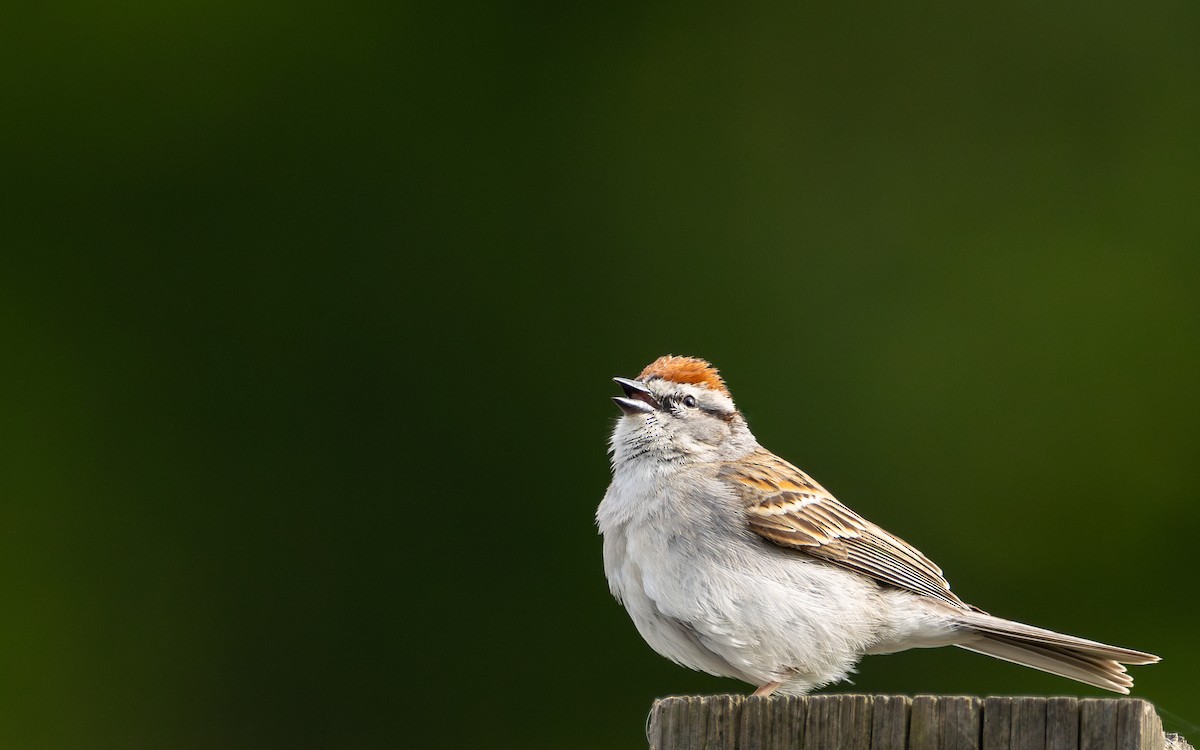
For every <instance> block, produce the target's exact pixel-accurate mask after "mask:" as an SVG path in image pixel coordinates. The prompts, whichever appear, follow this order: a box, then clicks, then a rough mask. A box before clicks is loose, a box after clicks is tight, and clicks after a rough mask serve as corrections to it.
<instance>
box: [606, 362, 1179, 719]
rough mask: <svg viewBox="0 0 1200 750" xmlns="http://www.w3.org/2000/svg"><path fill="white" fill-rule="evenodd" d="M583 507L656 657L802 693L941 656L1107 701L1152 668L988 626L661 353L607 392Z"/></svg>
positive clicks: (921, 559)
mask: <svg viewBox="0 0 1200 750" xmlns="http://www.w3.org/2000/svg"><path fill="white" fill-rule="evenodd" d="M613 380H614V382H616V383H617V384H618V385H619V386H620V387H621V389H622V391H623V395H621V396H616V397H613V401H614V402H615V403H616V405H617V407H619V408H620V410H621V412H622V414H621V416H620V417H618V419H617V422H616V425H615V427H614V429H613V432H612V437H611V439H610V441H609V454H610V459H611V464H612V481H611V483H610V485H609V487H608V489H607V491H606V492H605V494H604V497H603V499H602V500H601V502H600V505H599V507H598V508H597V510H596V523H597V526H598V528H599V532H600V534H601V535H602V537H603V555H604V572H605V576H606V577H607V579H608V583H609V588H610V590H611V592H612V594H613V596H614V597H615V598H616V599H617V601H618V602H620V603H621V604H623V605H624V607H625V609H626V610H627V612H628V614H629V616H630V618H631V619H632V620H633V624H634V626H635V627H636V628H637V630H638V632H639V633H640V634H641V636H642V637H643V638H644V639H645V641H646V642H647V643H648V644H649V645H650V646H651V648H653V649H654V650H655V651H656V652H658V653H659V654H660V655H662V656H664V657H666V658H668V659H670V660H672V661H674V662H676V663H678V664H680V665H682V666H685V667H689V668H691V669H694V670H699V671H703V672H708V673H710V674H714V675H718V676H723V677H732V678H735V679H738V680H741V681H743V682H746V683H749V684H751V685H754V686H756V689H755V691H754V693H753V694H754V695H760V696H768V695H772V694H775V693H778V694H780V695H805V694H807V693H809V692H811V691H813V690H816V689H819V688H821V687H824V686H827V685H830V684H832V683H836V682H839V681H843V680H846V679H847V678H848V676H849V675H850V674H852V673H853V672H854V670H855V667H856V665H857V664H858V662H859V661H860V660H861V658H862V657H863V656H865V655H871V654H888V653H895V652H899V651H904V650H907V649H911V648H929V647H939V646H957V647H959V648H963V649H966V650H968V651H974V652H976V653H980V654H986V655H987V656H992V657H995V658H997V659H1003V660H1005V661H1009V662H1014V663H1016V664H1021V665H1024V666H1026V667H1032V668H1034V669H1039V670H1042V671H1044V672H1049V673H1051V674H1055V675H1059V676H1061V677H1065V678H1068V679H1071V680H1076V681H1078V682H1081V683H1084V684H1087V685H1092V686H1095V687H1098V688H1102V689H1104V690H1110V691H1113V692H1115V693H1122V694H1128V693H1129V688H1130V687H1132V685H1133V679H1132V678H1131V677H1130V676H1129V674H1128V672H1127V670H1126V668H1125V665H1127V664H1129V665H1140V664H1152V663H1155V662H1157V661H1159V657H1157V656H1154V655H1153V654H1148V653H1144V652H1141V651H1135V650H1133V649H1128V648H1122V647H1119V646H1110V645H1107V644H1104V643H1100V642H1097V641H1092V640H1087V639H1084V638H1078V637H1075V636H1071V635H1065V634H1062V633H1056V632H1054V631H1051V630H1046V629H1043V628H1038V627H1034V626H1031V625H1025V624H1023V623H1020V622H1015V621H1012V620H1006V619H1003V618H1000V617H995V616H992V615H990V614H988V613H987V612H985V611H983V610H982V609H979V608H978V607H974V606H971V605H969V604H967V603H965V602H964V601H963V600H962V599H960V598H959V597H958V595H956V594H955V593H953V592H952V591H951V590H950V584H949V583H948V582H947V580H946V578H945V576H944V575H943V573H942V569H941V568H939V567H938V566H937V565H935V564H934V563H933V562H932V561H931V560H930V559H929V558H928V557H926V556H925V555H924V554H922V553H921V552H920V551H919V550H917V549H916V548H915V547H913V546H912V545H911V544H908V543H907V542H905V541H904V540H903V539H901V538H900V537H898V536H896V535H894V534H892V533H890V532H888V531H885V530H884V529H883V528H881V527H879V526H877V525H876V524H874V523H872V522H870V521H868V520H867V519H866V518H864V517H863V516H861V515H859V514H858V513H856V512H855V511H853V510H851V509H850V508H849V507H848V506H846V505H844V504H843V503H842V502H840V501H839V500H838V499H837V498H835V497H834V496H833V495H832V494H831V493H830V492H829V491H828V490H826V489H825V488H824V487H822V486H821V485H820V484H818V483H817V482H816V481H815V480H814V479H812V478H811V477H810V476H809V475H808V474H806V473H804V472H803V471H801V470H800V469H798V468H797V467H795V466H794V465H792V464H791V463H788V462H787V461H785V460H784V459H783V458H780V457H779V456H777V455H775V454H774V453H772V452H770V451H769V450H767V449H766V448H764V447H762V446H761V445H760V444H759V443H758V440H756V439H755V437H754V434H753V433H752V432H751V431H750V428H749V427H748V426H747V424H746V419H745V417H744V416H743V415H742V414H741V412H739V411H738V409H737V407H736V406H735V405H734V402H733V398H732V396H731V395H730V392H729V389H728V387H727V386H726V384H725V381H724V379H723V378H722V376H721V374H720V373H719V372H718V370H717V369H716V368H715V367H713V366H712V365H711V364H710V363H709V362H708V361H706V360H703V359H699V358H696V357H682V356H674V355H666V356H663V357H659V358H658V359H656V360H655V361H654V362H652V363H650V364H649V365H647V366H646V367H645V368H644V369H643V370H642V371H641V373H640V374H639V375H638V376H637V377H636V378H620V377H619V378H614V379H613Z"/></svg>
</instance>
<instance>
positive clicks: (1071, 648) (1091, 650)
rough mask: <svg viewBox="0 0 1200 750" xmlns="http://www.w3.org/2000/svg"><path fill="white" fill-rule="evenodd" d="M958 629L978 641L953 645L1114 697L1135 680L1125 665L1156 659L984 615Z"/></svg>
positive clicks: (973, 616)
mask: <svg viewBox="0 0 1200 750" xmlns="http://www.w3.org/2000/svg"><path fill="white" fill-rule="evenodd" d="M961 625H962V626H963V627H964V629H966V630H969V631H974V632H975V633H976V634H977V636H978V637H977V638H975V639H972V640H966V641H963V642H962V643H959V644H957V645H958V646H959V647H960V648H964V649H966V650H968V651H975V652H976V653H980V654H986V655H988V656H992V657H995V658H997V659H1003V660H1004V661H1010V662H1013V663H1015V664H1020V665H1022V666H1026V667H1032V668H1033V669H1040V670H1042V671H1043V672H1049V673H1050V674H1055V675H1058V676H1060V677H1066V678H1068V679H1072V680H1078V681H1079V682H1082V683H1084V684H1087V685H1093V686H1095V687H1098V688H1103V689H1105V690H1111V691H1113V692H1115V693H1123V694H1128V693H1129V688H1130V687H1132V686H1133V678H1131V677H1130V676H1129V675H1128V674H1126V672H1125V667H1124V666H1123V664H1153V663H1154V662H1157V661H1158V660H1159V659H1158V657H1157V656H1154V655H1153V654H1147V653H1144V652H1142V651H1134V650H1133V649H1128V648H1121V647H1119V646H1109V645H1108V644H1105V643H1099V642H1098V641H1089V640H1087V639H1085V638H1076V637H1075V636H1070V635H1064V634H1062V633H1056V632H1054V631H1053V630H1045V629H1043V628H1035V627H1033V626H1032V625H1024V624H1022V623H1019V622H1012V621H1011V620H1003V619H1000V618H999V617H992V616H991V615H985V614H982V613H974V612H972V613H970V614H966V615H963V616H962V618H961Z"/></svg>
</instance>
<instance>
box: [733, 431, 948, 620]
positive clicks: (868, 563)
mask: <svg viewBox="0 0 1200 750" xmlns="http://www.w3.org/2000/svg"><path fill="white" fill-rule="evenodd" d="M718 477H719V478H721V479H724V480H725V481H727V482H729V483H730V484H731V485H733V487H734V488H736V489H737V491H738V492H739V494H740V495H741V496H742V499H743V500H745V502H746V519H747V521H748V522H749V524H750V528H751V529H752V530H753V531H754V532H755V533H757V534H759V535H760V536H762V537H764V538H766V539H768V540H770V541H772V542H774V543H775V544H778V545H780V546H782V547H790V548H793V549H796V550H799V551H800V552H803V553H804V554H807V555H811V556H812V557H815V558H817V559H819V560H824V561H826V562H829V563H833V564H834V565H839V566H841V567H843V568H847V569H849V570H853V571H855V572H857V573H862V574H863V575H867V576H870V577H871V578H874V579H875V580H877V581H879V582H881V583H886V584H888V585H891V586H896V587H897V588H902V589H907V590H908V591H912V592H914V593H917V594H923V595H925V596H931V597H933V598H935V599H940V600H942V601H944V602H947V603H948V604H953V605H955V606H957V607H966V606H967V605H965V604H964V603H963V602H962V600H961V599H959V598H958V597H957V596H955V595H954V594H953V593H951V592H950V584H949V583H947V582H946V579H945V578H943V577H942V569H941V568H939V567H938V566H936V565H934V564H933V562H932V561H931V560H930V559H929V558H927V557H925V555H922V554H921V553H920V552H919V551H918V550H917V549H915V548H914V547H912V546H911V545H909V544H908V543H907V542H905V541H904V540H903V539H900V538H899V537H895V536H892V535H891V534H889V533H887V532H886V531H884V530H883V529H881V528H880V527H878V526H876V525H875V524H873V523H871V522H870V521H868V520H866V519H865V518H863V517H862V516H860V515H858V514H857V513H855V512H854V511H852V510H850V509H849V508H847V507H846V506H845V505H842V504H841V503H840V502H838V500H837V498H835V497H834V496H833V495H831V494H829V492H827V491H826V490H825V488H824V487H822V486H821V485H819V484H817V483H816V482H814V481H813V480H812V479H811V478H809V476H808V475H807V474H805V473H804V472H803V471H800V470H799V469H797V468H796V467H795V466H792V465H791V464H789V463H788V462H787V461H784V460H783V459H782V458H779V457H778V456H776V455H774V454H773V453H769V452H767V451H765V450H759V451H757V452H755V453H753V454H751V455H750V456H748V457H747V458H745V459H742V460H740V461H737V462H736V463H728V464H723V465H722V466H721V469H720V470H719V472H718Z"/></svg>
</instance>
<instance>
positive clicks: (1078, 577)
mask: <svg viewBox="0 0 1200 750" xmlns="http://www.w3.org/2000/svg"><path fill="white" fill-rule="evenodd" d="M8 15H9V20H8V22H7V23H6V26H7V28H6V29H5V31H3V32H0V34H3V36H4V37H5V38H4V39H3V40H2V41H3V44H2V45H0V58H2V59H3V65H0V86H2V87H3V88H2V91H0V93H3V95H4V101H5V106H4V110H5V114H4V116H3V123H4V124H3V129H4V131H5V132H4V134H3V139H2V145H0V155H2V158H3V165H4V179H3V181H2V187H0V190H2V191H3V194H2V197H3V204H4V206H5V211H4V219H3V222H2V226H3V228H2V229H0V232H2V233H3V236H2V237H0V242H2V244H3V246H4V247H5V251H6V252H5V254H4V255H5V262H4V272H3V273H2V274H0V347H2V348H0V352H2V355H3V358H4V365H3V367H0V373H2V375H0V378H2V380H0V388H3V398H2V399H0V404H2V405H0V409H2V412H0V439H2V440H3V450H2V451H0V462H2V463H0V492H2V502H0V510H2V512H3V517H2V518H0V535H2V537H0V582H2V592H3V594H2V599H0V700H2V702H3V705H4V706H5V708H4V714H5V718H4V720H3V721H2V722H0V744H2V745H4V746H6V747H48V748H57V747H62V748H78V747H89V748H106V747H112V748H133V747H146V748H158V747H171V748H210V747H508V746H511V747H524V748H531V747H544V748H551V747H580V748H593V747H594V748H616V747H639V746H641V743H642V742H643V736H642V732H643V720H644V718H645V714H646V711H647V709H648V707H649V705H650V701H651V700H652V699H653V698H654V697H655V696H659V695H665V694H671V693H689V692H703V693H711V692H721V691H746V690H748V686H745V685H741V684H738V683H736V682H732V681H726V680H719V679H716V678H712V677H708V676H706V675H701V674H696V673H692V672H689V671H687V670H684V669H682V668H679V667H676V666H674V665H672V664H670V663H669V662H667V661H665V660H663V659H661V658H660V657H658V656H657V655H655V654H654V653H652V652H651V651H650V649H649V648H648V647H647V646H645V645H644V644H643V643H642V642H641V640H640V638H639V637H638V635H637V634H636V632H635V631H634V629H633V626H632V625H631V623H630V622H629V621H628V618H627V617H626V615H625V613H624V611H623V609H621V608H620V607H619V606H618V605H617V604H615V603H614V602H613V601H612V600H611V598H610V596H609V594H608V591H607V585H606V582H605V580H604V575H603V572H602V569H601V561H600V539H599V537H598V536H597V535H596V532H595V528H594V525H593V513H594V510H595V506H596V504H597V503H598V502H599V500H600V497H601V495H602V494H603V492H604V489H605V486H606V484H607V482H608V468H607V461H606V456H605V441H606V439H607V434H608V432H609V430H610V429H611V425H612V423H613V420H614V418H615V416H616V413H617V412H616V410H615V408H614V407H613V405H612V404H611V402H610V401H609V397H610V396H612V395H614V394H615V393H616V392H617V390H616V388H615V386H614V385H613V384H612V383H611V382H610V381H609V378H610V377H611V376H614V375H632V374H636V373H637V372H638V370H639V369H640V368H641V367H642V366H643V365H645V364H646V363H647V362H648V361H650V360H651V359H653V358H654V357H656V356H658V355H660V354H664V353H667V352H672V353H676V354H692V355H698V356H703V357H707V358H709V359H711V360H712V361H713V362H715V363H716V364H717V365H718V366H719V367H721V368H722V370H723V372H724V374H725V376H726V377H727V379H728V381H729V382H730V384H731V386H732V388H733V390H734V393H735V394H736V395H737V397H738V401H739V404H740V406H741V407H742V409H743V411H744V412H745V413H746V414H747V416H748V418H749V420H750V423H751V425H752V427H753V428H754V429H755V431H756V432H757V434H758V436H759V438H760V439H761V440H762V441H763V442H764V444H766V445H767V446H768V447H770V448H772V449H773V450H775V451H777V452H779V453H781V454H783V455H784V456H785V457H788V458H790V459H791V460H793V461H794V462H796V463H798V464H799V465H801V466H802V467H804V468H806V469H807V470H808V471H809V472H811V473H812V474H813V475H814V476H815V477H816V478H817V479H818V480H819V481H821V482H822V483H824V484H825V485H826V486H827V487H829V488H830V489H831V490H832V491H833V492H835V493H836V494H837V495H838V496H839V497H841V498H842V499H843V500H844V501H846V502H847V503H849V504H850V505H851V506H852V507H855V508H856V509H858V510H860V511H861V512H863V513H864V514H865V515H867V516H868V517H870V518H872V519H873V520H875V521H877V522H879V523H881V524H882V525H883V526H885V527H886V528H888V529H891V530H893V531H895V532H896V533H898V534H900V535H901V536H903V537H905V538H906V539H908V540H909V541H911V542H913V543H914V544H916V545H917V546H919V547H921V548H922V549H923V550H924V551H925V552H926V553H928V554H929V555H930V556H931V557H932V558H933V559H935V560H936V561H938V562H939V563H940V564H941V565H942V567H944V568H945V569H946V570H947V571H948V574H949V577H950V579H951V581H952V583H953V584H954V587H955V591H957V592H959V593H960V594H961V595H962V596H963V597H964V598H966V599H967V600H968V601H971V602H973V603H976V604H978V605H980V606H982V607H984V608H986V609H988V610H990V611H992V612H994V613H997V614H1002V615H1006V616H1011V617H1014V618H1019V619H1022V620H1024V621H1027V622H1031V623H1035V624H1039V625H1042V626H1046V627H1052V628H1057V629H1061V630H1064V631H1067V632H1072V633H1077V634H1080V635H1084V636H1088V637H1093V638H1097V639H1101V640H1106V641H1110V642H1115V643H1118V644H1124V645H1128V646H1132V647H1137V648H1142V649H1146V650H1149V651H1153V652H1155V653H1158V654H1161V655H1162V656H1163V657H1164V661H1163V663H1162V664H1161V665H1158V666H1154V667H1145V668H1138V669H1136V673H1135V676H1136V678H1137V688H1136V692H1137V694H1139V695H1142V696H1145V697H1147V698H1149V699H1151V700H1153V701H1155V702H1156V703H1158V704H1159V705H1160V706H1162V707H1163V708H1166V709H1168V710H1170V711H1172V712H1174V713H1175V714H1177V715H1178V716H1179V717H1180V718H1178V719H1174V718H1168V726H1169V727H1170V726H1173V727H1174V728H1176V729H1181V730H1183V731H1185V732H1189V731H1190V732H1192V741H1193V742H1195V741H1196V740H1197V739H1198V738H1200V732H1197V731H1194V730H1195V727H1189V725H1188V724H1187V722H1189V721H1190V722H1192V723H1200V701H1198V698H1200V687H1197V679H1196V678H1197V674H1198V673H1200V660H1198V659H1197V650H1196V642H1195V629H1196V614H1197V606H1196V603H1195V602H1196V598H1195V595H1194V593H1192V592H1193V589H1194V587H1195V579H1196V576H1195V573H1196V568H1197V566H1196V555H1195V551H1194V544H1195V539H1196V534H1197V522H1198V520H1200V512H1198V511H1197V489H1196V482H1195V480H1194V476H1195V469H1196V466H1197V461H1196V459H1197V452H1198V448H1200V439H1198V437H1197V425H1198V424H1200V398H1198V396H1197V389H1196V380H1197V369H1198V366H1200V350H1198V348H1197V342H1198V341H1200V293H1198V292H1200V283H1198V282H1200V202H1198V197H1200V138H1198V137H1197V133H1198V130H1197V127H1198V123H1200V45H1197V43H1196V40H1197V38H1200V5H1197V4H1196V3H1194V2H1183V1H1180V2H1151V3H1143V4H1138V5H1136V6H1135V5H1133V4H1115V3H1082V2H1077V3H1058V4H1052V5H1047V4H1045V3H1036V2H1019V3H1010V4H1007V5H1005V6H1004V7H1000V8H995V7H989V8H981V7H978V6H964V5H962V4H961V3H924V4H916V5H914V4H892V5H890V6H889V5H882V4H874V3H842V4H836V5H827V6H811V5H801V4H797V3H756V4H750V5H745V6H738V7H728V6H724V5H722V4H718V3H710V4H700V5H696V4H689V5H683V4H679V5H659V6H653V7H647V6H645V5H644V4H641V3H609V4H603V5H583V6H572V5H569V4H565V5H564V4H560V3H545V4H541V5H538V4H533V3H509V4H492V5H482V4H475V5H470V6H465V5H463V6H460V5H454V4H426V5H410V4H405V3H400V4H372V3H353V2H351V3H341V4H333V3H328V4H321V3H282V2H267V1H264V0H239V1H238V2H230V1H229V0H211V1H209V2H175V3H166V4H160V3H148V2H120V1H118V2H114V3H108V4H103V5H101V4H95V3H45V4H25V5H22V6H21V7H17V8H13V9H12V10H11V12H10V13H9V14H8ZM839 689H847V690H861V691H891V692H904V693H910V694H911V693H929V692H937V693H978V694H1011V693H1017V694H1085V695H1099V694H1100V693H1099V691H1094V690H1091V689H1089V688H1086V687H1084V686H1079V685H1076V684H1074V683H1070V682H1067V681H1065V680H1061V679H1057V678H1054V677H1050V676H1047V675H1042V674H1040V673H1037V672H1034V671H1031V670H1026V669H1021V668H1018V667H1015V666H1012V665H1008V664H1004V663H1001V662H996V661H993V660H989V659H986V658H984V657H981V656H977V655H974V654H969V653H966V652H961V651H958V650H955V649H942V650H938V651H924V652H908V653H905V654H899V655H895V656H888V657H873V658H868V659H867V660H866V661H865V662H864V663H863V664H862V665H861V669H860V673H859V675H858V676H857V678H856V684H855V685H854V686H848V685H843V686H840V688H839Z"/></svg>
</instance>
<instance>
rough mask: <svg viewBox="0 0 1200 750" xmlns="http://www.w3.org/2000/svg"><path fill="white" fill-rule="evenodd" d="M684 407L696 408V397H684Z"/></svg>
mask: <svg viewBox="0 0 1200 750" xmlns="http://www.w3.org/2000/svg"><path fill="white" fill-rule="evenodd" d="M683 405H684V406H686V407H688V408H695V406H696V397H695V396H684V397H683Z"/></svg>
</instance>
